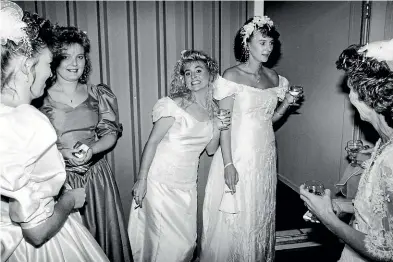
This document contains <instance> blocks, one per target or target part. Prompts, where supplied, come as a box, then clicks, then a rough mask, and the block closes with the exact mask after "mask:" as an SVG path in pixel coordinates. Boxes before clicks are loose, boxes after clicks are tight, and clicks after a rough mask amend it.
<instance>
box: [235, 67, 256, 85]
mask: <svg viewBox="0 0 393 262" xmlns="http://www.w3.org/2000/svg"><path fill="white" fill-rule="evenodd" d="M238 68H239V69H240V71H243V72H244V73H246V74H249V75H252V76H254V78H255V79H256V81H257V83H259V81H261V75H260V74H259V68H258V71H257V72H256V73H250V72H247V71H246V70H244V69H241V68H240V67H238Z"/></svg>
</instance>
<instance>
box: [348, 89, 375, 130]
mask: <svg viewBox="0 0 393 262" xmlns="http://www.w3.org/2000/svg"><path fill="white" fill-rule="evenodd" d="M347 85H348V87H349V89H350V92H349V101H351V103H352V105H353V106H354V107H355V108H356V109H357V110H358V112H359V115H360V118H361V119H362V120H363V121H367V122H369V123H371V124H373V123H374V120H375V116H376V112H375V110H373V109H372V108H371V107H369V106H368V105H367V104H366V103H364V102H363V101H360V100H359V95H358V93H357V92H356V91H355V90H353V87H352V84H351V83H350V82H349V81H348V84H347Z"/></svg>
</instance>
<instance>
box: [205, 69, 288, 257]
mask: <svg viewBox="0 0 393 262" xmlns="http://www.w3.org/2000/svg"><path fill="white" fill-rule="evenodd" d="M214 84H215V88H214V92H213V96H214V98H215V99H217V100H221V99H224V98H226V97H232V98H233V99H234V105H233V112H232V124H231V149H232V158H233V165H234V166H235V167H236V170H237V172H238V174H239V182H238V184H237V185H236V193H235V194H234V195H233V196H234V199H235V200H234V201H236V202H237V203H236V206H237V209H236V211H237V212H236V213H231V212H224V211H222V210H221V201H222V199H224V197H223V196H224V192H225V191H227V190H226V189H225V188H226V187H225V180H224V164H223V159H222V153H221V149H220V148H219V149H218V150H217V152H216V153H215V155H214V157H213V160H212V164H211V167H210V172H209V177H208V181H207V185H206V189H205V199H204V204H203V233H202V251H201V261H204V262H215V261H216V262H229V261H231V262H246V261H247V262H268V261H273V260H274V247H275V212H276V184H277V170H276V142H275V136H274V131H273V123H272V117H273V114H274V111H275V108H276V106H277V102H278V101H279V100H282V99H284V97H285V92H286V91H287V89H288V80H287V79H286V78H284V77H282V76H279V86H277V87H273V88H269V89H257V88H254V87H251V86H247V85H242V84H237V83H235V82H232V81H229V80H226V79H224V78H222V77H219V78H218V79H217V80H216V81H215V83H214Z"/></svg>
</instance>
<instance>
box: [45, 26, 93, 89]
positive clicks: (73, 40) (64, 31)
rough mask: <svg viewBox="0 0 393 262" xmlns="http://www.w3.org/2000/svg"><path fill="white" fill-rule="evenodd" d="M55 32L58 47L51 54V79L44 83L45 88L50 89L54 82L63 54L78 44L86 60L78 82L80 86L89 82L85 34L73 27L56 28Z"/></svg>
mask: <svg viewBox="0 0 393 262" xmlns="http://www.w3.org/2000/svg"><path fill="white" fill-rule="evenodd" d="M55 32H56V37H57V41H58V46H59V47H58V48H57V49H56V50H55V51H54V53H53V62H52V63H51V70H52V77H51V78H49V79H48V81H47V82H46V86H47V87H51V86H52V85H53V84H54V83H55V82H56V80H57V74H56V70H57V68H58V67H59V65H60V63H61V61H62V60H63V59H64V57H63V52H64V50H65V49H67V48H68V47H69V46H70V45H72V44H79V45H80V46H82V47H83V50H84V52H85V54H84V55H85V59H86V64H85V68H84V70H83V73H82V75H81V77H80V78H79V80H78V82H79V83H81V84H86V83H87V81H88V80H89V76H90V73H91V61H90V56H89V54H90V40H89V37H88V36H87V34H86V33H85V32H83V31H82V30H79V29H78V28H76V27H73V26H69V27H65V26H58V27H56V29H55Z"/></svg>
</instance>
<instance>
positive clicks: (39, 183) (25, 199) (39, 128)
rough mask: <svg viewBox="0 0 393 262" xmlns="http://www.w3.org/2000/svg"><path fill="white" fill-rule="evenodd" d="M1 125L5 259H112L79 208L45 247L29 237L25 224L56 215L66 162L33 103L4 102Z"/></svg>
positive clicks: (44, 261) (16, 261)
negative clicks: (84, 219) (23, 232)
mask: <svg viewBox="0 0 393 262" xmlns="http://www.w3.org/2000/svg"><path fill="white" fill-rule="evenodd" d="M0 126H1V132H0V145H1V146H0V175H1V176H0V178H1V181H0V185H1V207H0V208H1V222H0V232H1V233H0V244H1V247H0V248H1V261H8V262H27V261H39V262H54V261H56V262H79V261H84V262H91V261H95V262H103V261H109V260H108V259H107V258H106V256H105V254H104V252H103V251H102V249H101V248H100V246H99V245H98V243H97V242H96V241H95V240H94V238H93V237H92V236H91V234H90V233H89V231H88V230H87V228H86V227H85V226H83V224H82V219H81V217H80V215H79V213H78V212H77V211H76V212H73V213H71V214H70V215H69V216H68V218H67V220H66V222H65V223H64V225H63V226H62V227H61V228H60V230H59V231H58V232H57V233H56V235H54V236H53V237H52V238H51V239H49V240H48V241H47V242H45V243H44V244H43V245H42V246H40V247H35V246H33V245H31V244H30V243H28V242H27V241H26V240H25V239H24V237H23V234H22V228H25V229H28V228H33V227H36V226H38V225H40V224H41V223H44V222H45V221H46V220H47V219H48V218H49V217H50V216H52V214H53V212H54V206H55V202H56V201H55V197H56V196H57V195H58V194H59V191H60V189H61V187H62V186H63V184H64V181H65V179H66V172H65V169H64V167H65V165H64V161H63V157H62V155H61V154H60V152H59V151H58V150H57V148H56V144H55V142H56V139H57V137H56V133H55V131H54V130H53V127H52V126H51V124H50V122H49V120H48V119H47V118H46V117H45V116H44V115H43V114H41V113H40V112H39V111H38V110H37V109H35V108H34V107H32V106H30V105H21V106H18V107H16V108H11V107H7V106H4V105H1V104H0Z"/></svg>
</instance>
